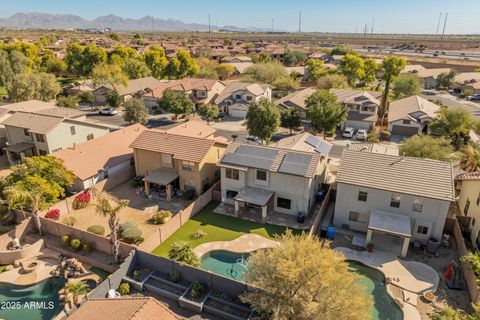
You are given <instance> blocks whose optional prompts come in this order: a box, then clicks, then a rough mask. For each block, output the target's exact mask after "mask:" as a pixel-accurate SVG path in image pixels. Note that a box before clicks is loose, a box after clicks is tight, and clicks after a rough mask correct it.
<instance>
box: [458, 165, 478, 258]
mask: <svg viewBox="0 0 480 320" xmlns="http://www.w3.org/2000/svg"><path fill="white" fill-rule="evenodd" d="M455 179H456V182H457V183H456V189H457V191H458V196H457V205H458V209H459V210H460V214H461V215H462V216H461V217H458V219H459V220H464V219H465V218H467V221H466V222H467V224H468V231H469V233H470V241H471V242H472V244H473V245H474V246H475V248H476V249H477V250H480V173H478V172H465V173H461V174H459V175H457V176H456V178H455Z"/></svg>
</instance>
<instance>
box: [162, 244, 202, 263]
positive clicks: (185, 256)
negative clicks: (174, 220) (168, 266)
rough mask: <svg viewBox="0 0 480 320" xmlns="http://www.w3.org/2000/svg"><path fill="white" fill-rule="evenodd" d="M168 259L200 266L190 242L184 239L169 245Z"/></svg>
mask: <svg viewBox="0 0 480 320" xmlns="http://www.w3.org/2000/svg"><path fill="white" fill-rule="evenodd" d="M168 259H170V260H173V261H176V262H178V263H181V264H186V265H189V266H192V267H199V266H200V260H199V259H198V257H197V255H196V254H195V252H193V249H192V247H191V246H190V243H188V242H186V241H175V242H173V243H172V244H171V246H170V250H169V251H168Z"/></svg>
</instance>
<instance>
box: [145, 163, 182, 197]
mask: <svg viewBox="0 0 480 320" xmlns="http://www.w3.org/2000/svg"><path fill="white" fill-rule="evenodd" d="M143 180H144V184H145V193H146V194H147V195H150V193H151V191H152V190H151V189H152V186H151V185H152V184H153V185H155V187H154V189H155V190H154V191H155V192H158V196H159V197H160V198H166V199H167V201H170V200H172V196H173V191H174V188H177V189H178V186H179V182H178V173H177V172H175V171H169V170H161V169H159V170H155V171H153V172H151V173H150V174H149V175H147V176H146V177H145V178H144V179H143ZM162 187H165V190H163V189H162Z"/></svg>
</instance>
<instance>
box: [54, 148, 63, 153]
mask: <svg viewBox="0 0 480 320" xmlns="http://www.w3.org/2000/svg"><path fill="white" fill-rule="evenodd" d="M60 150H62V148H57V149H53V150H52V153H54V152H57V151H60Z"/></svg>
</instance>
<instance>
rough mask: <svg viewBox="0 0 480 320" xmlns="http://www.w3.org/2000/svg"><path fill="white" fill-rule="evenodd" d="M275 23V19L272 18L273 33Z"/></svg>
mask: <svg viewBox="0 0 480 320" xmlns="http://www.w3.org/2000/svg"><path fill="white" fill-rule="evenodd" d="M274 23H275V19H273V18H272V33H273V26H274Z"/></svg>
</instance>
